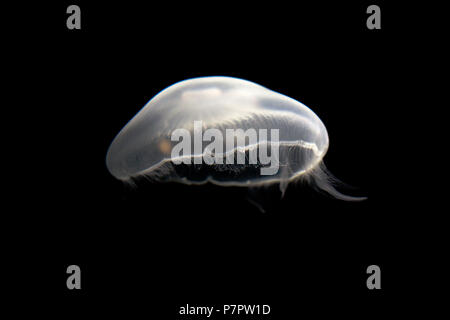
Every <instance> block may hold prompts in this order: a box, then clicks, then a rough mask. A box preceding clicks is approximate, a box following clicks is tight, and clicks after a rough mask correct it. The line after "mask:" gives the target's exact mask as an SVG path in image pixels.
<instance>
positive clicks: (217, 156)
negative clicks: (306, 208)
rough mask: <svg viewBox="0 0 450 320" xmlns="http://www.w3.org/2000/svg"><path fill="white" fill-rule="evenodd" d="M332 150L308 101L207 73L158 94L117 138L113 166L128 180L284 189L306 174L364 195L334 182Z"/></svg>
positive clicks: (323, 185) (329, 187)
mask: <svg viewBox="0 0 450 320" xmlns="http://www.w3.org/2000/svg"><path fill="white" fill-rule="evenodd" d="M230 132H231V133H230ZM255 135H256V136H255ZM181 143H183V145H181V146H180V144H181ZM327 149H328V133H327V130H326V128H325V126H324V124H323V123H322V121H321V120H320V119H319V117H318V116H317V115H316V114H315V113H314V112H312V111H311V110H310V109H309V108H308V107H306V106H305V105H303V104H302V103H300V102H298V101H296V100H294V99H291V98H289V97H287V96H284V95H282V94H279V93H276V92H274V91H271V90H269V89H267V88H265V87H262V86H260V85H258V84H255V83H253V82H250V81H246V80H242V79H237V78H231V77H203V78H195V79H189V80H184V81H181V82H178V83H176V84H174V85H172V86H170V87H168V88H166V89H165V90H163V91H161V92H160V93H159V94H157V95H156V96H155V97H154V98H153V99H151V100H150V101H149V102H148V103H147V104H146V105H145V106H144V107H143V108H142V110H141V111H139V112H138V113H137V114H136V116H135V117H134V118H133V119H131V120H130V122H129V123H128V124H127V125H126V126H125V127H124V128H123V129H122V130H121V131H120V132H119V134H118V135H117V136H116V138H115V139H114V141H113V142H112V143H111V146H110V147H109V150H108V153H107V157H106V164H107V168H108V170H109V172H110V173H111V174H112V175H113V176H114V177H116V178H117V179H120V180H123V181H125V182H132V181H134V180H136V179H137V178H140V177H146V178H148V179H151V180H154V181H176V182H181V183H186V184H193V183H205V182H212V183H215V184H219V185H234V186H246V187H252V186H261V185H267V184H273V183H278V184H279V185H280V189H281V191H282V192H283V193H284V191H285V190H286V188H287V186H288V184H289V183H290V182H292V181H294V180H298V179H306V180H307V181H309V182H311V184H313V185H314V186H315V187H317V188H319V189H321V190H324V191H326V192H327V193H329V194H330V195H332V196H334V197H336V198H339V199H343V200H361V199H364V198H357V197H351V196H347V195H343V194H341V193H339V192H338V191H337V190H336V189H335V188H334V186H333V183H334V182H336V180H335V179H334V178H333V177H332V175H330V174H329V173H328V172H327V170H326V168H325V166H324V165H323V162H322V159H323V157H324V155H325V153H326V152H327ZM175 151H178V153H176V152H175Z"/></svg>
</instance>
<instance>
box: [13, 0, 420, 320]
mask: <svg viewBox="0 0 450 320" xmlns="http://www.w3.org/2000/svg"><path fill="white" fill-rule="evenodd" d="M70 4H78V5H79V6H80V7H81V20H82V22H81V23H82V29H81V30H68V29H67V28H66V19H67V16H68V15H67V14H66V13H65V11H66V8H67V6H68V5H70ZM370 4H372V3H371V2H364V1H363V2H360V3H356V2H355V3H353V4H351V3H341V2H339V3H333V2H330V3H326V2H319V3H316V4H315V5H311V4H306V3H304V2H301V3H294V2H286V1H277V2H274V3H267V4H264V3H261V2H246V3H245V4H243V3H241V2H217V3H214V4H212V3H211V2H210V3H203V2H192V3H189V2H188V3H184V4H182V5H180V4H178V3H168V4H156V3H155V4H154V3H152V2H150V1H147V2H143V3H140V4H137V3H133V4H131V3H130V2H115V3H113V2H104V3H100V2H98V3H97V2H96V4H95V5H94V4H93V3H91V2H87V1H75V2H73V3H72V2H67V1H66V2H64V1H62V2H61V3H58V4H55V5H49V4H48V5H45V7H43V6H40V8H39V9H40V10H43V9H44V11H45V19H42V16H40V19H39V21H35V22H36V23H37V24H36V25H37V26H39V27H38V30H34V31H35V34H36V36H35V37H34V39H31V40H29V42H27V43H25V47H26V49H24V51H22V54H23V56H24V57H26V59H24V60H23V63H26V64H27V65H28V66H29V76H27V77H25V78H26V79H25V80H23V81H25V82H27V83H30V84H32V89H31V90H29V91H28V93H29V94H28V96H27V97H21V98H22V99H27V100H28V98H30V97H31V96H32V97H33V101H34V103H33V104H32V105H31V112H30V113H28V115H29V118H28V120H30V122H31V126H30V128H31V129H32V130H33V134H34V135H32V137H33V138H32V139H31V141H28V148H29V149H30V150H31V152H30V154H29V156H28V158H26V159H25V161H24V162H25V164H24V165H26V166H27V167H34V168H39V169H38V170H33V178H32V179H30V180H31V181H28V182H27V183H26V187H24V184H21V187H20V188H22V190H23V191H24V193H26V194H27V197H26V198H21V199H20V200H18V201H17V211H18V212H19V213H18V214H19V216H18V217H16V220H15V222H18V223H22V231H23V234H25V235H26V236H25V237H21V240H23V242H24V243H26V245H25V247H26V251H16V254H17V257H20V258H21V259H24V260H23V261H26V262H24V263H22V264H21V266H22V267H23V269H20V270H23V272H22V278H25V279H27V274H29V272H30V269H28V267H30V266H35V267H34V268H32V269H31V270H35V276H34V277H33V278H34V280H33V281H34V283H35V285H34V286H32V288H30V286H29V283H28V281H27V280H23V279H22V278H21V279H22V280H23V281H20V284H19V280H16V282H17V288H18V289H19V292H20V293H21V294H23V293H27V292H29V293H30V294H36V297H42V298H44V300H45V301H46V303H44V304H40V305H39V306H40V307H42V306H43V307H46V306H51V307H52V308H53V309H52V313H53V312H54V313H55V314H56V315H58V316H61V317H66V316H82V315H86V314H90V315H94V316H95V315H98V316H101V315H108V316H109V315H117V314H121V315H123V316H127V318H134V317H137V316H141V317H142V316H144V317H155V318H165V319H183V318H186V317H181V316H178V315H177V312H178V310H179V307H181V306H184V305H185V304H187V303H189V304H197V305H217V306H220V305H221V304H233V303H237V304H269V305H271V307H272V314H271V315H270V316H268V317H267V318H269V319H288V318H294V317H301V316H302V315H304V314H306V313H311V314H313V315H315V316H316V317H317V318H321V317H329V316H346V317H349V318H352V319H353V318H355V319H360V318H364V319H366V318H371V317H378V316H382V315H385V314H386V313H387V311H386V310H388V308H390V307H393V306H395V307H399V306H401V303H400V300H399V297H403V296H405V294H406V293H407V292H409V293H411V291H410V287H411V285H410V284H411V282H410V281H411V278H410V276H411V274H410V272H409V271H408V270H409V268H408V266H410V265H411V263H413V262H414V259H413V258H412V256H411V255H410V253H411V251H412V250H415V249H417V247H416V248H414V246H415V242H414V241H412V240H411V238H410V236H411V233H412V231H411V229H410V228H409V225H410V224H412V223H413V222H411V221H413V220H414V215H411V212H410V211H409V210H407V209H406V208H405V205H404V202H403V201H402V196H403V195H402V194H401V191H400V192H399V188H398V185H399V181H400V178H399V177H398V176H395V175H394V174H393V172H394V169H393V168H395V167H396V166H397V165H398V163H400V162H401V157H400V156H399V153H400V152H401V150H399V148H398V143H397V144H396V145H395V146H394V145H393V144H392V140H397V141H398V140H401V138H400V137H397V135H396V134H397V132H395V129H394V124H393V123H394V122H395V121H394V120H393V119H395V118H396V117H397V116H398V115H400V116H401V114H402V110H401V107H402V104H401V100H402V97H401V94H400V92H401V90H402V89H401V85H402V81H403V78H404V77H407V74H405V72H404V70H405V69H406V65H407V62H406V61H407V59H408V57H407V56H406V55H404V54H403V51H402V41H403V40H404V38H405V33H406V32H407V30H405V28H404V26H403V25H402V24H401V23H396V22H395V18H394V17H395V16H397V15H399V14H401V11H400V10H399V9H398V8H394V7H392V6H388V5H387V4H385V3H384V2H377V3H376V4H378V5H380V7H381V10H382V29H381V30H368V29H367V28H366V19H367V16H368V15H367V14H366V8H367V6H368V5H370ZM36 19H37V18H36ZM37 20H38V19H37ZM32 22H33V21H32ZM18 41H20V40H18ZM211 75H225V76H233V77H238V78H243V79H247V80H250V81H253V82H256V83H258V84H261V85H263V86H266V87H268V88H270V89H272V90H274V91H277V92H280V93H283V94H285V95H287V96H290V97H292V98H294V99H297V100H299V101H301V102H303V103H304V104H306V105H307V106H309V107H310V108H311V109H312V110H313V111H314V112H315V113H316V114H317V115H318V116H319V117H320V118H321V119H322V120H323V122H324V123H325V125H326V126H327V129H328V133H329V136H330V149H329V151H328V153H327V155H326V157H325V163H326V165H327V167H328V169H329V170H330V171H331V172H332V173H333V174H335V175H336V176H337V177H338V178H340V179H342V180H343V181H344V182H346V183H348V184H350V185H352V186H355V187H357V188H358V189H356V190H355V192H357V193H359V194H363V195H367V196H368V200H366V201H364V202H357V203H350V202H341V201H338V200H333V199H331V198H328V197H326V196H324V195H322V194H318V193H315V192H314V191H312V190H310V189H307V188H301V187H299V186H290V187H289V188H288V190H287V193H286V195H285V197H284V198H283V199H281V200H280V199H278V198H277V197H279V195H277V194H276V188H275V189H274V190H269V191H268V192H267V195H268V199H269V200H268V201H269V202H270V205H269V206H268V209H269V210H268V212H266V213H261V212H259V211H258V209H257V208H256V207H254V206H253V205H251V204H250V203H249V202H248V201H247V199H246V197H247V190H245V189H242V188H222V187H217V186H212V185H205V186H201V187H192V186H184V185H176V184H164V185H152V184H143V185H141V186H140V187H139V188H137V189H129V188H126V187H125V186H124V185H122V184H121V182H119V181H117V180H115V179H114V178H113V177H112V176H111V175H110V174H109V173H108V171H107V169H106V167H105V156H106V151H107V148H108V146H109V144H110V143H111V141H112V140H113V138H114V137H115V135H116V134H117V133H118V132H119V130H120V129H121V128H122V127H123V126H124V125H125V124H126V123H127V122H128V120H129V119H131V118H132V117H133V116H134V115H135V114H136V113H137V112H138V111H139V110H140V109H141V108H142V106H144V105H145V104H146V103H147V101H148V100H149V99H151V98H152V97H153V96H154V95H155V94H157V93H158V92H160V91H161V90H163V89H164V88H166V87H167V86H169V85H171V84H173V83H175V82H177V81H180V80H183V79H188V78H192V77H197V76H211ZM19 77H20V75H19ZM30 100H31V99H30ZM387 113H388V114H389V116H387ZM399 134H400V133H399ZM393 137H394V138H393ZM21 181H22V182H23V180H21ZM24 189H25V190H24ZM273 194H276V196H274V195H273ZM24 221H26V223H23V222H24ZM21 234H22V233H21ZM15 261H17V259H16V260H15ZM21 261H22V260H21ZM71 264H77V265H79V266H80V267H81V270H82V290H80V291H76V290H72V291H70V290H68V289H67V288H66V278H67V274H66V268H67V266H69V265H71ZM371 264H376V265H379V266H380V267H381V270H382V290H379V291H377V290H372V291H370V290H368V289H367V287H366V279H367V276H368V275H367V274H366V268H367V267H368V266H369V265H371ZM36 265H37V266H36ZM37 270H39V271H37ZM417 281H419V282H420V281H421V280H417ZM416 283H417V282H416ZM55 306H57V307H55ZM401 310H402V308H401V307H400V308H398V309H397V311H396V312H398V314H400V313H401V312H402V311H401ZM392 312H393V311H391V313H392ZM215 318H218V317H217V316H216V317H215ZM219 318H220V317H219ZM230 318H233V316H230ZM253 318H254V319H259V318H264V316H260V317H253Z"/></svg>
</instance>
